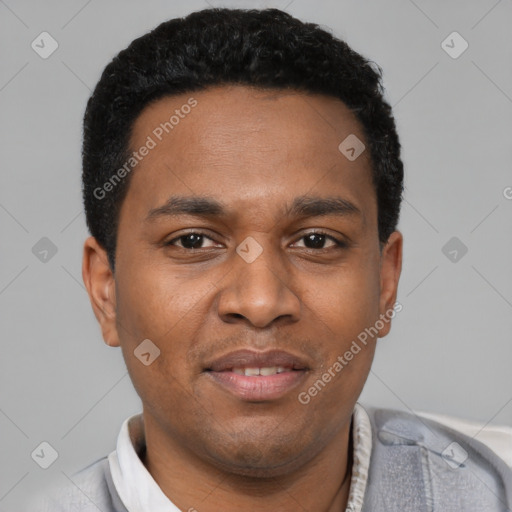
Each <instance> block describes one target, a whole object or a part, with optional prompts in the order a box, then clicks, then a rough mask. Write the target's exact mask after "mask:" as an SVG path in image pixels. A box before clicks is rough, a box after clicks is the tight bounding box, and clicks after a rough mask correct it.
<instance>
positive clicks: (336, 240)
mask: <svg viewBox="0 0 512 512" xmlns="http://www.w3.org/2000/svg"><path fill="white" fill-rule="evenodd" d="M187 235H200V236H203V237H205V238H208V240H211V241H212V242H215V240H213V239H212V238H211V237H210V236H208V235H207V234H206V233H204V232H202V231H189V232H188V233H183V234H182V235H180V236H177V237H175V238H173V239H172V240H169V241H168V242H165V243H164V245H165V246H175V245H174V243H173V242H176V241H177V240H179V239H180V238H183V237H185V236H187ZM308 235H324V236H325V237H326V238H328V239H329V240H332V241H333V242H334V243H335V244H336V246H335V247H327V248H322V249H312V248H310V247H306V248H305V249H307V250H309V251H315V252H320V251H328V250H329V249H346V248H347V247H348V244H347V243H346V242H344V241H343V240H340V239H339V238H336V237H334V236H332V235H329V234H328V233H326V232H325V231H321V230H320V231H308V232H307V233H305V234H303V235H302V236H301V237H299V238H298V239H297V240H302V239H303V238H305V237H307V236H308ZM175 247H178V248H179V249H184V250H185V251H190V252H191V251H194V250H201V249H208V248H207V247H206V248H203V247H200V248H199V249H189V248H187V247H179V246H175Z"/></svg>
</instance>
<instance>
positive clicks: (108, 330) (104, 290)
mask: <svg viewBox="0 0 512 512" xmlns="http://www.w3.org/2000/svg"><path fill="white" fill-rule="evenodd" d="M82 278H83V280H84V284H85V287H86V288H87V293H88V294H89V299H90V301H91V305H92V309H93V311H94V315H95V316H96V319H97V320H98V322H99V324H100V327H101V332H102V334H103V339H104V341H105V343H106V344H107V345H110V346H111V347H119V336H118V332H117V327H116V295H115V279H114V275H113V273H112V270H111V269H110V264H109V262H108V257H107V253H106V251H105V249H103V247H101V245H100V244H99V243H98V242H97V240H96V238H94V237H92V236H91V237H89V238H87V240H86V241H85V243H84V254H83V261H82Z"/></svg>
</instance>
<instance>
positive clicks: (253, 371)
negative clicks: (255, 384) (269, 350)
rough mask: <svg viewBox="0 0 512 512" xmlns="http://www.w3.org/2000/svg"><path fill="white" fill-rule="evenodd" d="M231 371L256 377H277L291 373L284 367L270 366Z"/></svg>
mask: <svg viewBox="0 0 512 512" xmlns="http://www.w3.org/2000/svg"><path fill="white" fill-rule="evenodd" d="M231 371H232V372H233V373H236V374H237V375H245V376H247V377H255V376H257V375H263V376H267V375H276V374H277V373H283V372H286V371H289V369H288V368H285V367H284V366H268V367H265V368H233V369H232V370H231Z"/></svg>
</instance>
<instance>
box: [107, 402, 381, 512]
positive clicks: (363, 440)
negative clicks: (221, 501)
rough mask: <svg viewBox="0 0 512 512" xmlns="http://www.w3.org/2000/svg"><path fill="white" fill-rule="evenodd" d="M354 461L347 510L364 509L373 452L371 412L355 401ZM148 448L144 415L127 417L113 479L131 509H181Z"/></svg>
mask: <svg viewBox="0 0 512 512" xmlns="http://www.w3.org/2000/svg"><path fill="white" fill-rule="evenodd" d="M351 434H352V441H353V450H354V451H353V464H352V477H351V481H350V491H349V499H348V503H347V508H346V511H348V512H361V509H362V505H363V498H364V493H365V490H366V482H367V479H368V470H369V467H370V455H371V450H372V432H371V423H370V419H369V417H368V414H367V412H366V411H365V410H364V408H363V406H362V405H361V404H359V403H356V404H355V407H354V412H353V416H352V432H351ZM144 449H145V439H144V422H143V417H142V414H136V415H134V416H131V417H129V418H127V419H126V420H125V421H124V422H123V424H122V426H121V431H120V432H119V436H118V438H117V446H116V450H114V451H113V452H112V453H110V455H109V456H108V460H109V465H110V472H111V474H112V480H113V482H114V486H115V488H116V491H117V493H118V494H119V497H120V498H121V501H122V502H123V504H124V506H125V507H126V509H127V510H128V512H149V511H151V512H180V510H179V509H178V508H177V507H176V505H174V504H173V503H172V502H171V500H170V499H169V498H168V497H167V496H166V495H165V494H164V493H163V491H162V489H160V487H159V486H158V484H157V483H156V482H155V480H154V479H153V477H152V476H151V474H150V473H149V471H148V470H147V469H146V467H145V466H144V464H143V463H142V461H141V460H140V457H139V454H140V453H141V452H142V451H143V450H144Z"/></svg>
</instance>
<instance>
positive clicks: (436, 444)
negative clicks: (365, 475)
mask: <svg viewBox="0 0 512 512" xmlns="http://www.w3.org/2000/svg"><path fill="white" fill-rule="evenodd" d="M363 407H364V409H365V411H366V412H367V414H368V417H369V419H370V422H371V427H372V453H371V459H370V476H369V481H368V482H369V487H370V489H368V491H369V493H370V495H371V497H369V500H368V501H369V502H370V503H372V504H375V503H376V502H377V501H378V500H379V499H381V498H380V496H378V494H380V495H383V496H391V494H392V493H393V492H396V491H397V489H398V488H400V490H399V491H400V492H401V493H402V494H403V495H404V496H406V497H407V500H409V502H411V503H412V502H415V503H416V504H417V507H416V510H426V509H427V508H422V506H425V507H427V505H428V503H432V502H435V503H438V504H443V506H444V508H443V507H441V509H443V510H450V511H451V510H467V511H473V510H489V511H494V510H501V508H499V507H500V506H501V504H503V503H508V501H507V500H510V499H511V496H512V468H510V467H509V466H508V465H507V463H506V462H505V459H506V457H504V456H503V454H502V453H501V452H500V450H499V448H496V447H497V446H500V445H497V444H496V443H495V444H494V445H493V447H494V448H495V449H496V450H497V451H498V452H500V453H496V452H495V451H494V450H493V449H491V447H490V445H489V443H484V442H481V441H479V440H477V439H476V437H480V436H477V435H476V434H477V433H478V429H476V430H474V431H469V430H468V429H467V424H466V423H465V421H464V420H459V421H455V422H447V421H445V420H446V417H445V418H444V421H443V422H441V421H439V419H438V418H437V416H436V415H432V414H431V415H424V414H420V413H417V412H414V411H410V412H409V411H401V410H394V409H383V408H377V407H371V406H363ZM427 416H428V417H427ZM434 417H436V419H433V418H434ZM441 419H442V418H441ZM452 419H453V420H456V418H452ZM461 426H462V427H463V428H455V427H461ZM479 428H480V430H481V429H482V428H483V425H480V427H479ZM491 428H492V429H494V428H495V427H491ZM497 431H499V432H500V435H501V436H503V437H502V439H501V441H503V440H506V439H507V437H508V440H509V442H511V443H512V432H511V431H509V430H508V427H504V428H501V427H499V428H498V429H497ZM372 487H373V489H371V488H372ZM455 490H458V491H457V492H455ZM374 501H375V503H374ZM405 501H406V500H405V498H404V503H405ZM477 505H478V507H477ZM404 510H409V509H408V508H407V507H405V508H404Z"/></svg>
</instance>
